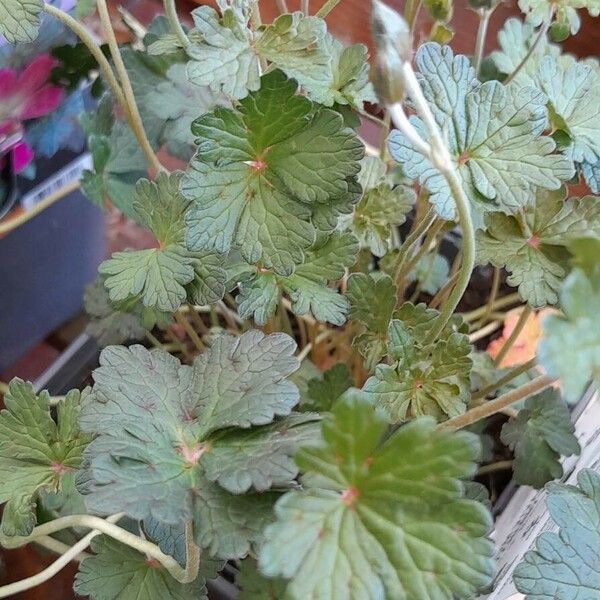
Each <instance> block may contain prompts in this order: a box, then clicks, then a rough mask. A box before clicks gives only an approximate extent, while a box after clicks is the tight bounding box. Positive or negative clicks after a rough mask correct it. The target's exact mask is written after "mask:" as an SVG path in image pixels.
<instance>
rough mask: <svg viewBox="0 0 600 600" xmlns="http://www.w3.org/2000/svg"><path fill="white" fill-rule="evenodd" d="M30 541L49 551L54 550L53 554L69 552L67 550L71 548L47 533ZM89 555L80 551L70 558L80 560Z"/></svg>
mask: <svg viewBox="0 0 600 600" xmlns="http://www.w3.org/2000/svg"><path fill="white" fill-rule="evenodd" d="M32 543H34V544H36V545H37V546H41V547H42V548H45V549H46V550H50V552H54V553H55V554H59V555H62V554H65V553H66V552H69V550H70V549H71V546H69V545H68V544H63V543H62V542H60V541H59V540H56V539H54V538H53V537H51V536H49V535H42V536H41V537H39V538H36V539H35V540H33V542H32ZM90 556H91V555H90V554H88V553H87V552H80V553H79V554H78V555H77V556H74V557H73V558H72V560H74V561H77V562H81V561H82V560H84V559H85V558H89V557H90Z"/></svg>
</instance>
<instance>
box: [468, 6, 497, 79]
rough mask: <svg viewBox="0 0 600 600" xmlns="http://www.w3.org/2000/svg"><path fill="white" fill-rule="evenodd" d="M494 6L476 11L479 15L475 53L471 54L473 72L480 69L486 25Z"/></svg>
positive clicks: (488, 22)
mask: <svg viewBox="0 0 600 600" xmlns="http://www.w3.org/2000/svg"><path fill="white" fill-rule="evenodd" d="M495 8H496V6H493V7H492V8H487V9H486V8H481V9H479V10H478V11H477V15H478V17H479V28H478V29H477V40H476V41H475V53H474V54H473V69H475V74H476V75H479V71H480V70H481V61H482V59H483V52H484V50H485V38H486V36H487V31H488V25H489V24H490V17H491V16H492V13H493V12H494V9H495Z"/></svg>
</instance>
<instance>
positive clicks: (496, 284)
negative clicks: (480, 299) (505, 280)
mask: <svg viewBox="0 0 600 600" xmlns="http://www.w3.org/2000/svg"><path fill="white" fill-rule="evenodd" d="M499 290H500V269H499V268H498V267H494V274H493V276H492V287H491V289H490V295H489V297H488V301H487V302H486V304H485V312H484V313H483V315H482V317H481V320H480V321H479V326H480V327H481V326H482V325H485V324H486V322H487V320H488V319H489V316H490V314H491V313H492V311H493V309H494V302H495V301H496V297H497V296H498V291H499Z"/></svg>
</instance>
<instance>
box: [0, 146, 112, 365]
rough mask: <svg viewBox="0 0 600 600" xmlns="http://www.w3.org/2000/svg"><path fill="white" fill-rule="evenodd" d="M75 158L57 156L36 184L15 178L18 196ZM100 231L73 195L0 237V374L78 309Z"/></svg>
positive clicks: (99, 252)
mask: <svg viewBox="0 0 600 600" xmlns="http://www.w3.org/2000/svg"><path fill="white" fill-rule="evenodd" d="M76 157H77V155H75V154H73V153H70V152H63V153H59V154H57V155H56V156H55V157H54V158H53V159H52V160H51V161H47V164H45V165H40V166H39V167H38V173H39V176H38V178H37V179H36V181H34V182H27V181H24V180H22V179H19V180H18V181H19V184H18V185H19V189H18V194H19V196H22V195H23V194H25V193H26V192H28V191H30V190H31V189H33V188H35V186H36V185H39V183H40V182H43V181H44V180H47V178H48V177H49V176H51V175H52V174H53V173H56V172H57V171H58V170H60V169H61V168H64V167H65V166H67V165H69V164H71V162H72V161H73V159H75V158H76ZM57 187H59V186H58V182H57ZM104 227H105V226H104V216H103V214H102V211H101V210H100V209H99V208H97V207H96V206H94V205H93V204H91V203H90V202H89V200H87V199H86V198H85V197H84V196H83V194H82V193H81V192H80V191H79V190H76V191H74V192H72V193H70V194H69V195H68V196H66V197H64V198H63V199H61V200H59V201H58V202H57V203H55V204H53V205H52V206H50V207H49V208H47V209H46V210H45V211H43V212H41V213H40V214H39V215H37V216H36V217H34V218H33V219H31V220H30V221H27V222H26V223H24V224H23V225H22V226H20V227H18V228H16V229H14V230H13V231H11V232H9V233H8V234H7V235H6V236H4V237H2V238H0V371H1V370H4V369H5V368H7V367H8V366H10V365H11V364H12V363H14V362H15V361H16V360H18V359H19V358H20V357H21V356H23V355H24V354H25V353H26V352H27V351H28V350H29V349H30V348H31V347H32V346H34V345H35V344H36V343H38V342H39V341H41V340H42V339H44V338H45V337H46V336H47V335H48V334H49V333H50V332H51V331H53V330H54V329H56V328H57V327H58V326H59V325H61V324H62V323H63V322H65V321H67V320H68V319H69V318H71V317H73V316H74V315H75V314H77V313H78V312H79V311H80V310H81V307H82V303H83V291H84V288H85V286H86V285H87V284H88V283H89V282H90V281H92V280H93V279H94V277H95V275H96V270H97V267H98V265H99V263H100V262H101V261H102V260H103V258H104V256H105V252H106V240H105V234H104Z"/></svg>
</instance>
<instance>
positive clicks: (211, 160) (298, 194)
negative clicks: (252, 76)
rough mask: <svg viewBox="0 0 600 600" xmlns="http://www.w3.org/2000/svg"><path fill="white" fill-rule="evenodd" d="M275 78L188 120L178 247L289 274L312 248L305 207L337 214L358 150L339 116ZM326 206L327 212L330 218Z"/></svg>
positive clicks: (291, 84) (282, 78) (273, 75)
mask: <svg viewBox="0 0 600 600" xmlns="http://www.w3.org/2000/svg"><path fill="white" fill-rule="evenodd" d="M295 94H296V84H295V83H294V82H293V81H291V80H288V79H287V78H286V77H285V76H284V75H283V74H282V73H281V72H280V71H274V72H272V73H269V74H268V75H265V76H264V77H263V78H262V84H261V88H260V90H259V91H258V92H255V93H253V94H251V95H250V96H249V97H248V98H246V99H244V100H242V101H241V102H240V105H239V110H235V111H233V110H225V109H217V110H215V111H214V112H212V113H209V114H207V115H204V116H202V117H200V118H199V119H197V120H196V121H194V124H193V131H194V134H195V135H197V136H198V137H199V145H198V151H197V153H196V155H195V156H194V158H193V159H192V162H191V163H190V168H189V170H188V171H187V173H186V174H185V176H184V178H183V180H182V186H181V190H182V193H183V194H184V195H185V196H186V197H187V198H189V199H190V200H191V201H192V206H191V208H190V210H189V211H188V213H187V217H186V222H187V226H188V231H187V244H188V247H189V248H191V249H193V250H217V251H218V252H227V251H229V250H230V248H231V247H232V245H233V244H237V245H238V246H239V247H240V250H241V253H242V256H243V258H244V259H245V260H246V261H247V262H248V263H250V264H255V263H260V264H261V266H262V267H265V268H267V269H273V270H274V271H275V272H276V273H277V274H279V275H284V276H285V275H291V274H292V273H293V271H294V267H295V265H296V264H298V263H301V262H302V261H303V258H304V250H305V249H306V248H308V247H309V246H311V245H312V244H313V243H314V242H315V236H316V231H315V226H314V225H313V223H312V222H311V207H313V206H314V205H320V206H321V208H322V209H323V210H331V211H335V210H336V206H335V204H336V202H337V200H338V199H340V198H345V197H346V196H347V195H348V193H349V192H350V191H351V187H350V184H349V183H348V181H349V180H352V179H353V177H354V176H355V175H356V174H357V173H358V171H359V168H360V166H359V163H358V161H359V160H360V158H361V157H362V153H363V147H362V144H361V143H360V142H359V141H358V139H357V138H356V136H355V134H354V132H353V131H352V130H351V129H349V128H347V127H344V124H343V119H342V117H341V116H340V115H339V114H338V113H336V112H334V111H331V110H327V109H321V110H318V111H315V110H314V109H315V107H314V105H313V104H312V103H311V102H310V101H309V100H307V99H306V98H303V97H300V96H297V95H295ZM329 207H331V209H329Z"/></svg>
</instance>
